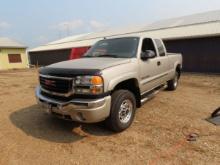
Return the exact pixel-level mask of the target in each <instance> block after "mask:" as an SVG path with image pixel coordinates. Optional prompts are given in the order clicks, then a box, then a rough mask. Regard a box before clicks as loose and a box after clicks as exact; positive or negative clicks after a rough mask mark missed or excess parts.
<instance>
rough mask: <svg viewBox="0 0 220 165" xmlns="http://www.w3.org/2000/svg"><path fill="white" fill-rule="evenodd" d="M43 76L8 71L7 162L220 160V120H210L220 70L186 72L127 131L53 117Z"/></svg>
mask: <svg viewBox="0 0 220 165" xmlns="http://www.w3.org/2000/svg"><path fill="white" fill-rule="evenodd" d="M37 81H38V78H37V72H36V71H35V70H22V71H7V72H0V112H1V114H0V164H2V165H7V164H12V165H17V164H25V165H30V164H76V165H77V164H149V165H163V164H175V165H179V164H180V165H188V164H193V165H194V164H195V165H197V164H199V165H203V164H207V165H219V164H220V126H219V127H217V126H214V125H212V124H210V123H208V122H207V121H205V119H206V118H207V117H208V116H210V114H211V113H212V112H213V111H214V110H215V109H216V108H218V107H219V106H220V76H208V75H191V74H184V75H183V76H182V78H181V81H180V86H179V88H178V90H177V91H175V92H168V91H162V92H160V93H159V94H158V95H157V96H156V97H155V98H153V99H152V100H150V101H148V102H147V103H146V104H145V105H144V106H143V107H142V108H140V109H138V111H137V113H136V117H135V121H134V123H133V125H132V126H131V128H129V129H128V130H126V131H124V132H123V133H120V134H115V133H113V132H110V131H108V130H107V129H105V127H104V126H103V125H102V124H90V125H88V124H78V123H74V122H68V121H63V120H60V119H57V118H54V117H51V116H48V115H47V114H45V113H44V112H43V111H42V110H41V109H40V108H39V107H38V106H37V105H36V101H35V96H34V89H35V87H36V85H37V83H38V82H37ZM190 133H197V134H199V137H198V138H197V140H196V141H195V142H187V141H186V137H185V136H186V135H188V134H190Z"/></svg>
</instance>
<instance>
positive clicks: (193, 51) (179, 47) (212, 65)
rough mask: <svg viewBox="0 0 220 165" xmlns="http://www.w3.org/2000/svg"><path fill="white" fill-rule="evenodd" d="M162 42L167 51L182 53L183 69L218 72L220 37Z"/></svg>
mask: <svg viewBox="0 0 220 165" xmlns="http://www.w3.org/2000/svg"><path fill="white" fill-rule="evenodd" d="M164 42H165V45H166V47H167V50H168V52H174V53H182V55H183V70H184V71H186V72H206V73H220V37H208V38H194V39H179V40H169V41H164Z"/></svg>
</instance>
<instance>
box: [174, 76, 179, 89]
mask: <svg viewBox="0 0 220 165" xmlns="http://www.w3.org/2000/svg"><path fill="white" fill-rule="evenodd" d="M177 85H178V76H177V75H176V76H175V78H174V87H177Z"/></svg>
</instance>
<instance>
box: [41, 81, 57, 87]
mask: <svg viewBox="0 0 220 165" xmlns="http://www.w3.org/2000/svg"><path fill="white" fill-rule="evenodd" d="M44 83H45V85H48V86H54V87H55V86H56V84H55V81H53V80H45V82H44Z"/></svg>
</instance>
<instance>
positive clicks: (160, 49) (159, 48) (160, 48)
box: [154, 39, 166, 56]
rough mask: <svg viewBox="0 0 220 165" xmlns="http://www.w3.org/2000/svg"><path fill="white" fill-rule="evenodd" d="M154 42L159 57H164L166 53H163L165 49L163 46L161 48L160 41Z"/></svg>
mask: <svg viewBox="0 0 220 165" xmlns="http://www.w3.org/2000/svg"><path fill="white" fill-rule="evenodd" d="M154 41H155V43H156V45H157V48H158V52H159V56H165V55H166V53H165V49H164V46H163V43H162V42H161V40H158V39H155V40H154Z"/></svg>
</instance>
